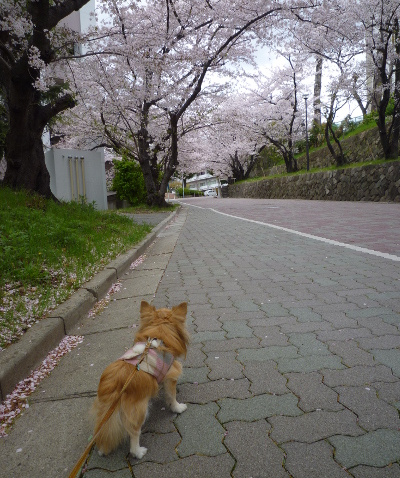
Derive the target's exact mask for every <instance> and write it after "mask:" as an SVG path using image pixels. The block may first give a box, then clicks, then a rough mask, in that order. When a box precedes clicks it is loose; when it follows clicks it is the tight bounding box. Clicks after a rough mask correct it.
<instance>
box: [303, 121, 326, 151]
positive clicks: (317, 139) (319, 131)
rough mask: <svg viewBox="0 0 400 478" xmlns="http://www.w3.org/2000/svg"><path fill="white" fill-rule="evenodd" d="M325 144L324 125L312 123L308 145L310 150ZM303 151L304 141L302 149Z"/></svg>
mask: <svg viewBox="0 0 400 478" xmlns="http://www.w3.org/2000/svg"><path fill="white" fill-rule="evenodd" d="M324 142H325V124H324V123H323V124H318V123H316V122H313V125H312V128H311V129H310V132H309V145H310V147H312V148H318V147H319V146H321V145H322V144H323V143H324ZM303 147H304V149H305V141H304V145H302V148H303Z"/></svg>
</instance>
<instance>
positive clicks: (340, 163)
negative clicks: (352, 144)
mask: <svg viewBox="0 0 400 478" xmlns="http://www.w3.org/2000/svg"><path fill="white" fill-rule="evenodd" d="M329 131H330V132H331V133H332V137H333V140H334V141H335V143H336V144H337V146H338V148H339V154H337V153H336V152H335V150H334V149H333V146H332V144H331V141H330V138H329ZM325 140H326V145H327V146H328V149H329V152H330V153H331V155H332V157H333V158H334V160H335V163H336V166H343V165H344V164H346V158H345V157H344V154H343V149H342V145H341V144H340V141H339V140H338V139H337V138H336V135H335V132H334V131H333V129H332V118H328V119H327V121H326V126H325Z"/></svg>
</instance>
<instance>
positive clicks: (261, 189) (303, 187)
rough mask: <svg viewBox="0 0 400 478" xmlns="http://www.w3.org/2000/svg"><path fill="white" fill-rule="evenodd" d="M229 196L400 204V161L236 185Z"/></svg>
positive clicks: (231, 187) (230, 188) (230, 190)
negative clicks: (391, 202) (390, 202)
mask: <svg viewBox="0 0 400 478" xmlns="http://www.w3.org/2000/svg"><path fill="white" fill-rule="evenodd" d="M229 197H231V198H263V199H326V200H332V201H395V202H400V161H391V162H385V163H382V164H378V165H366V166H360V167H357V168H346V169H338V170H335V171H323V172H320V173H312V174H311V173H310V174H302V175H298V176H283V177H280V178H271V179H263V180H260V181H254V182H247V183H241V184H233V185H230V186H229Z"/></svg>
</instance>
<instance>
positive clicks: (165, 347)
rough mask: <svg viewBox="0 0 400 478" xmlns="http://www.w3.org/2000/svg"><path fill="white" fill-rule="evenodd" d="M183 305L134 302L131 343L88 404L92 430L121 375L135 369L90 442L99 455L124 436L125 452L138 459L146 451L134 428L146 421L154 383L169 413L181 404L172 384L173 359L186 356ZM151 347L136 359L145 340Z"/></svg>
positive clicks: (119, 384) (177, 366) (116, 391)
mask: <svg viewBox="0 0 400 478" xmlns="http://www.w3.org/2000/svg"><path fill="white" fill-rule="evenodd" d="M186 314H187V303H186V302H183V303H182V304H180V305H178V306H176V307H172V309H171V310H170V309H158V310H156V308H155V307H154V306H152V305H150V304H148V303H147V302H145V301H142V303H141V306H140V326H139V328H138V331H137V333H136V335H135V339H134V346H133V348H132V349H130V350H128V351H127V352H126V353H125V354H124V355H123V356H122V357H121V358H120V359H119V360H117V361H116V362H113V363H112V364H110V365H109V366H108V367H107V368H106V369H105V370H104V372H103V374H102V376H101V378H100V383H99V387H98V391H97V397H96V400H95V402H94V405H93V412H94V415H95V420H96V423H95V429H94V433H97V431H98V429H99V426H100V423H101V421H102V419H103V417H104V415H105V414H106V412H107V410H108V409H109V407H110V406H111V404H112V403H113V402H114V401H115V400H116V398H117V397H118V394H119V393H120V392H121V390H122V388H123V386H124V384H125V382H126V380H127V378H128V377H129V375H130V374H131V372H132V371H133V369H134V368H135V367H136V368H137V369H138V370H137V372H136V373H135V374H134V375H133V377H132V379H131V381H130V383H129V385H128V387H127V388H126V390H125V392H124V393H123V394H122V396H121V398H120V399H119V403H118V405H117V408H116V409H115V411H114V413H113V414H112V415H111V417H110V418H109V420H108V421H107V422H106V423H105V424H104V426H103V427H102V428H101V430H100V432H99V434H98V436H97V438H96V445H97V448H98V451H99V453H100V454H104V455H107V454H108V453H110V452H111V451H112V450H114V449H115V448H117V447H118V445H119V444H120V443H121V441H122V440H123V439H124V438H125V436H126V435H127V434H128V435H129V436H130V452H131V454H132V455H133V456H135V457H136V458H142V457H143V456H144V455H145V453H146V452H147V449H146V448H144V447H141V446H140V445H139V437H140V431H141V428H142V425H143V422H144V421H145V419H146V415H147V408H148V404H149V400H150V399H151V398H153V397H154V396H155V395H157V392H158V389H159V383H163V384H164V389H165V396H166V400H167V405H169V407H170V408H171V410H172V411H173V412H175V413H182V412H184V411H185V410H186V408H187V406H186V405H185V404H184V403H178V402H177V401H176V382H177V380H178V377H179V376H180V374H181V373H182V365H181V364H180V362H178V361H177V360H176V359H177V358H178V357H181V356H186V352H187V346H188V343H189V334H188V332H187V330H186ZM149 339H150V341H151V346H150V349H149V350H148V352H147V351H146V352H147V353H146V354H145V357H144V358H143V360H142V362H141V363H139V364H138V362H139V361H140V359H141V358H142V354H143V351H144V349H145V346H146V343H147V342H148V340H149Z"/></svg>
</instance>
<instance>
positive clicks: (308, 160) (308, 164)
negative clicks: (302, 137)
mask: <svg viewBox="0 0 400 478" xmlns="http://www.w3.org/2000/svg"><path fill="white" fill-rule="evenodd" d="M303 98H304V101H305V102H306V155H307V171H309V170H310V154H309V151H308V125H307V100H308V94H305V95H303Z"/></svg>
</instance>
